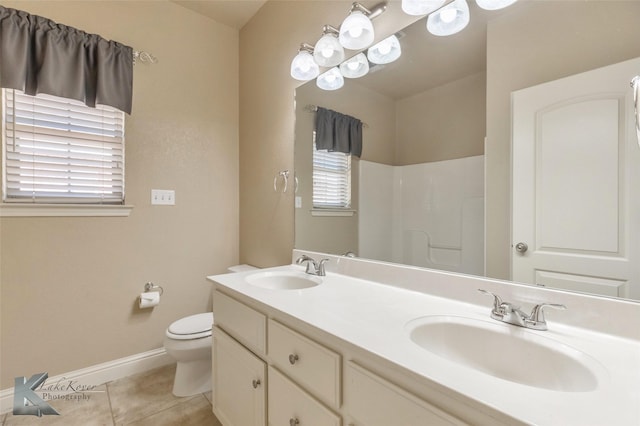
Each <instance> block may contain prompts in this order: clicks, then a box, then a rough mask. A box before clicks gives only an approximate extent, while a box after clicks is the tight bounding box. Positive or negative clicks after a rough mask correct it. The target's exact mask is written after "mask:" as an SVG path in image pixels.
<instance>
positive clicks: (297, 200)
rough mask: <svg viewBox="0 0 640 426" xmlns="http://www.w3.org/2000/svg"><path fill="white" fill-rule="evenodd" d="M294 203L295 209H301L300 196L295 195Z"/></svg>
mask: <svg viewBox="0 0 640 426" xmlns="http://www.w3.org/2000/svg"><path fill="white" fill-rule="evenodd" d="M295 203H296V209H301V208H302V197H300V196H297V197H296V201H295Z"/></svg>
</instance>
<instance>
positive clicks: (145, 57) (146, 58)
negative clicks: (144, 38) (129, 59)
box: [133, 50, 158, 65]
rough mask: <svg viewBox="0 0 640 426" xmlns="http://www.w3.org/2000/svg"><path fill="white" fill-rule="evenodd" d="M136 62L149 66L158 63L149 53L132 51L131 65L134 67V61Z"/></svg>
mask: <svg viewBox="0 0 640 426" xmlns="http://www.w3.org/2000/svg"><path fill="white" fill-rule="evenodd" d="M138 60H139V61H140V62H142V63H150V64H157V63H158V58H156V57H155V56H153V55H152V54H151V53H149V52H145V51H144V50H134V51H133V65H135V64H136V61H138Z"/></svg>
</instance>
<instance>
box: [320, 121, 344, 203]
mask: <svg viewBox="0 0 640 426" xmlns="http://www.w3.org/2000/svg"><path fill="white" fill-rule="evenodd" d="M313 137H314V142H313V207H314V208H320V209H348V208H350V207H351V156H350V155H347V154H344V153H342V152H328V151H318V150H317V149H316V145H315V132H314V134H313Z"/></svg>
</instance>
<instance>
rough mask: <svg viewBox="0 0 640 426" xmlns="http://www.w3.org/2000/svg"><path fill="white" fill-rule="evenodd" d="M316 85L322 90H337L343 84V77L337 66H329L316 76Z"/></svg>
mask: <svg viewBox="0 0 640 426" xmlns="http://www.w3.org/2000/svg"><path fill="white" fill-rule="evenodd" d="M316 85H317V86H318V87H319V88H321V89H322V90H338V89H339V88H341V87H342V86H344V78H343V77H342V74H340V70H339V69H338V67H334V68H331V69H330V70H329V71H326V72H324V73H322V74H320V75H319V76H318V78H317V79H316Z"/></svg>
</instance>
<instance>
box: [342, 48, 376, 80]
mask: <svg viewBox="0 0 640 426" xmlns="http://www.w3.org/2000/svg"><path fill="white" fill-rule="evenodd" d="M340 72H341V73H342V75H343V76H344V77H347V78H359V77H362V76H364V75H367V73H368V72H369V61H368V60H367V57H366V56H365V54H364V53H362V52H360V53H358V54H357V55H356V56H354V57H353V58H349V59H347V60H346V61H344V62H343V63H341V64H340Z"/></svg>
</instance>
